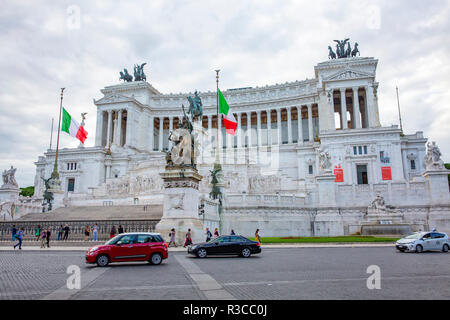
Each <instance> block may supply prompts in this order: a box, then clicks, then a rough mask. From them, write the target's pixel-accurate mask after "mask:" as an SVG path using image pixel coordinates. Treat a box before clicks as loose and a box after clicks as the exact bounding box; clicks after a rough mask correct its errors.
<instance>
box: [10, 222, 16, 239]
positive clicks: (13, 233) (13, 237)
mask: <svg viewBox="0 0 450 320" xmlns="http://www.w3.org/2000/svg"><path fill="white" fill-rule="evenodd" d="M16 233H17V229H16V225H15V224H13V226H12V228H11V241H16Z"/></svg>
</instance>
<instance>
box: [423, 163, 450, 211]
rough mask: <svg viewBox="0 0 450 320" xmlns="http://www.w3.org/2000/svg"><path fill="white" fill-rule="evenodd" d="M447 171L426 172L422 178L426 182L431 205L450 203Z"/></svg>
mask: <svg viewBox="0 0 450 320" xmlns="http://www.w3.org/2000/svg"><path fill="white" fill-rule="evenodd" d="M448 174H449V170H446V169H440V170H427V171H425V172H424V173H423V176H424V177H425V179H426V180H427V182H428V193H429V195H430V202H431V204H444V205H448V204H449V203H450V195H449V186H448Z"/></svg>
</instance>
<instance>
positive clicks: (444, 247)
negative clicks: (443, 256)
mask: <svg viewBox="0 0 450 320" xmlns="http://www.w3.org/2000/svg"><path fill="white" fill-rule="evenodd" d="M442 252H448V244H444V246H443V247H442Z"/></svg>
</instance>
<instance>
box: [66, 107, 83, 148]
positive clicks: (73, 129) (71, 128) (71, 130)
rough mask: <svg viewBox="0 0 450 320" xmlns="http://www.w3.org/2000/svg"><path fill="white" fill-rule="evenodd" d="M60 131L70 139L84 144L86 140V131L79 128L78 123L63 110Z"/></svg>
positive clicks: (81, 127)
mask: <svg viewBox="0 0 450 320" xmlns="http://www.w3.org/2000/svg"><path fill="white" fill-rule="evenodd" d="M61 131H64V132H67V133H68V134H70V135H71V136H72V137H74V138H77V139H78V140H80V141H81V143H84V141H85V140H86V138H87V135H88V133H87V131H86V130H84V128H83V126H80V125H79V124H78V122H76V121H75V119H74V118H72V116H71V115H70V114H69V113H68V112H67V111H66V109H64V108H63V117H62V123H61Z"/></svg>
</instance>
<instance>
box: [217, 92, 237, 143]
mask: <svg viewBox="0 0 450 320" xmlns="http://www.w3.org/2000/svg"><path fill="white" fill-rule="evenodd" d="M219 113H222V114H223V115H224V117H223V123H224V125H225V130H226V132H227V133H228V134H232V135H233V136H234V135H235V134H236V128H237V121H236V119H235V118H234V115H233V113H232V112H231V111H230V106H229V105H228V102H227V100H225V97H224V96H223V94H222V92H221V91H220V90H219Z"/></svg>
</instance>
